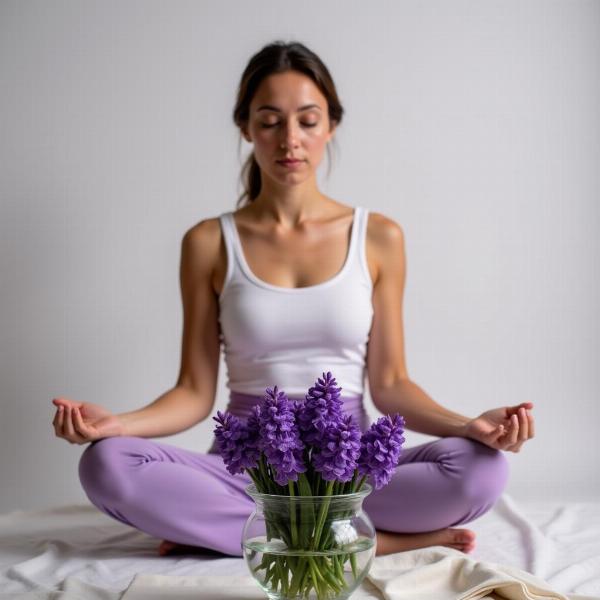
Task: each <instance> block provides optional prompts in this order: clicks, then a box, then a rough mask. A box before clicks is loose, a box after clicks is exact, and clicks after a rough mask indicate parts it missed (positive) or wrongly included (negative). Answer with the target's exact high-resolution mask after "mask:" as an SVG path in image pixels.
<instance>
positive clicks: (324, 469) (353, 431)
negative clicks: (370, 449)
mask: <svg viewBox="0 0 600 600" xmlns="http://www.w3.org/2000/svg"><path fill="white" fill-rule="evenodd" d="M360 438H361V431H360V427H359V425H358V422H357V420H356V418H355V417H354V415H344V416H343V417H341V418H340V420H339V421H338V422H337V423H335V424H334V425H332V426H331V427H329V428H328V429H327V431H325V433H324V438H323V440H322V442H321V444H320V446H319V447H318V448H316V449H315V451H314V452H313V455H312V461H313V465H314V468H315V471H316V472H318V473H320V474H321V477H322V478H323V479H325V480H326V481H350V480H351V479H352V477H353V476H354V471H355V470H356V467H357V461H358V458H359V456H360V450H361V444H360Z"/></svg>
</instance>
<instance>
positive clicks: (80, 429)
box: [73, 408, 90, 439]
mask: <svg viewBox="0 0 600 600" xmlns="http://www.w3.org/2000/svg"><path fill="white" fill-rule="evenodd" d="M73 428H74V429H75V432H76V433H78V434H79V435H80V436H81V437H82V438H84V439H87V438H88V437H90V431H89V428H88V427H87V425H86V424H85V423H84V422H83V417H82V416H81V412H80V410H79V409H78V408H74V409H73Z"/></svg>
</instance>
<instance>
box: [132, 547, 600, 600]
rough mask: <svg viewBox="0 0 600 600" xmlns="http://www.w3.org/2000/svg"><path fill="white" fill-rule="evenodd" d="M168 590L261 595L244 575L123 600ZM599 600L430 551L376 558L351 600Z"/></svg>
mask: <svg viewBox="0 0 600 600" xmlns="http://www.w3.org/2000/svg"><path fill="white" fill-rule="evenodd" d="M166 588H168V595H169V598H170V599H174V600H175V599H183V598H190V599H191V598H195V599H197V598H210V599H211V600H233V599H235V600H264V599H265V598H266V595H265V593H264V592H263V591H262V590H261V589H260V587H259V586H258V583H257V582H256V581H255V580H254V579H253V578H252V577H251V576H250V574H248V575H237V576H234V577H228V578H224V577H223V576H212V575H203V576H184V577H173V576H168V575H141V574H140V575H137V576H136V577H135V578H134V580H133V581H132V583H131V585H130V586H129V587H128V589H127V590H126V591H125V594H124V595H123V599H122V600H153V599H156V600H158V599H159V598H164V594H165V593H166V591H165V590H166ZM480 598H491V599H506V600H598V598H594V597H592V596H581V595H569V596H566V595H564V594H561V593H558V592H555V591H552V589H551V588H550V587H549V585H548V584H547V583H546V582H544V581H542V580H541V579H539V578H537V577H535V576H534V575H531V574H530V573H527V572H525V571H521V570H520V569H517V568H515V567H511V566H507V565H500V564H497V563H492V562H479V561H476V560H473V559H472V558H470V557H469V556H468V555H466V554H464V553H463V552H460V551H458V550H454V549H452V548H446V547H444V546H435V547H433V548H423V549H419V550H410V551H408V552H398V553H395V554H388V555H385V556H377V557H376V558H375V559H374V560H373V564H372V565H371V569H370V571H369V574H368V575H367V578H366V579H365V581H364V582H363V584H362V585H361V587H360V588H359V589H357V590H356V592H354V594H352V600H382V599H383V600H479V599H480Z"/></svg>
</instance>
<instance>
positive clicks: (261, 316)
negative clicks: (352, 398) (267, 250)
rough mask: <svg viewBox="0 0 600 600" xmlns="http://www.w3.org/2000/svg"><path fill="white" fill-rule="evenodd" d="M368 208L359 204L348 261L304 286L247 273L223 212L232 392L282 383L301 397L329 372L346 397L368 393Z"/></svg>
mask: <svg viewBox="0 0 600 600" xmlns="http://www.w3.org/2000/svg"><path fill="white" fill-rule="evenodd" d="M367 217H368V209H366V208H364V207H360V206H357V207H355V210H354V220H353V223H352V229H351V234H350V245H349V249H348V252H347V255H346V261H345V263H344V266H343V267H342V269H341V270H340V271H338V273H337V274H336V275H334V276H333V277H332V278H331V279H328V280H327V281H324V282H322V283H319V284H317V285H311V286H306V287H299V288H288V287H280V286H276V285H272V284H270V283H267V282H266V281H263V280H262V279H259V278H258V277H256V276H255V275H254V273H253V272H252V271H251V270H250V267H249V266H248V263H247V262H246V259H245V257H244V252H243V249H242V244H241V241H240V238H239V234H238V231H237V228H236V226H235V221H234V219H233V212H227V213H223V214H221V215H220V216H219V219H220V222H221V231H222V233H223V237H224V241H225V247H226V249H227V273H226V275H225V281H224V283H223V290H222V292H221V294H220V296H219V306H220V313H219V323H220V325H221V334H220V339H221V343H222V344H223V351H224V356H225V363H226V365H227V383H226V386H227V387H228V388H229V390H230V391H233V392H239V393H242V394H253V395H257V396H263V395H264V393H265V389H266V388H267V387H270V388H272V387H273V386H275V385H277V386H278V387H279V389H281V390H283V391H285V392H286V394H287V395H288V396H289V397H290V398H304V396H305V394H306V392H307V391H308V388H309V387H311V386H312V385H314V383H315V381H316V380H317V378H319V377H321V376H322V374H323V372H327V371H331V372H332V374H333V375H334V377H335V378H336V380H337V384H338V386H339V387H341V388H342V390H341V395H342V396H344V395H358V394H363V392H364V381H365V376H366V345H367V342H368V336H369V331H370V329H371V322H372V317H373V305H372V300H371V293H372V288H373V284H372V281H371V276H370V274H369V269H368V266H367V260H366V249H365V248H366V230H367Z"/></svg>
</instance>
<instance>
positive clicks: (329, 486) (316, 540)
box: [312, 481, 334, 550]
mask: <svg viewBox="0 0 600 600" xmlns="http://www.w3.org/2000/svg"><path fill="white" fill-rule="evenodd" d="M333 484H334V481H330V482H328V483H327V489H326V490H325V494H324V495H325V496H329V498H326V499H324V500H323V501H322V503H321V508H320V510H319V516H318V519H317V527H316V529H315V537H314V538H313V543H312V550H315V549H316V548H318V547H319V540H320V539H321V531H322V529H323V523H324V522H325V517H326V516H327V509H328V508H329V504H330V502H331V491H332V490H333Z"/></svg>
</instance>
